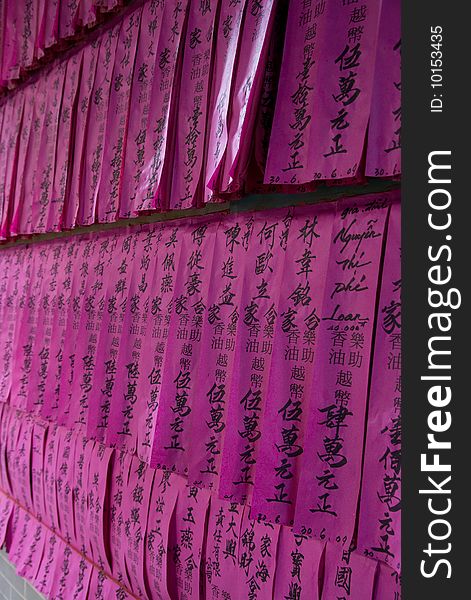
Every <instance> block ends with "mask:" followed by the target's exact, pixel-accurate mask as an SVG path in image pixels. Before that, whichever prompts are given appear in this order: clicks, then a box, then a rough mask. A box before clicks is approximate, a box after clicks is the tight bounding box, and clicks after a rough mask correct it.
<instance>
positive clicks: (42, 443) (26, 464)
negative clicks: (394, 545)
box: [0, 405, 400, 600]
mask: <svg viewBox="0 0 471 600" xmlns="http://www.w3.org/2000/svg"><path fill="white" fill-rule="evenodd" d="M0 419H1V420H0V430H1V436H0V453H1V468H0V544H1V545H3V544H4V543H6V546H7V551H8V555H9V558H10V560H11V561H12V562H13V564H14V565H15V566H16V568H17V571H18V574H19V575H21V576H22V577H25V578H27V579H28V580H29V581H31V582H32V583H33V584H34V586H35V587H36V588H37V589H38V590H39V591H40V592H41V593H43V594H44V595H45V596H46V597H47V598H51V599H54V600H70V599H71V598H74V599H76V600H79V599H86V598H87V599H88V598H89V599H90V600H91V599H93V600H95V599H102V598H103V599H107V600H108V599H110V600H111V599H116V600H124V599H125V598H135V599H141V600H145V599H149V600H150V599H159V598H160V599H166V600H203V599H207V600H220V599H225V600H246V599H251V600H255V599H257V600H272V599H275V600H281V599H282V598H288V599H290V600H307V599H309V600H318V599H319V600H320V599H322V600H337V598H339V597H345V598H349V599H351V600H368V599H371V600H398V598H400V580H399V576H398V575H397V573H396V572H394V571H393V570H392V569H391V568H390V567H388V566H386V565H385V564H384V563H379V562H377V561H376V560H374V559H372V558H369V557H367V556H365V555H364V554H363V553H361V552H359V551H353V550H352V549H351V548H349V547H348V545H346V544H345V543H343V542H342V541H340V542H338V543H327V542H325V541H322V540H315V539H312V538H311V537H310V535H309V534H310V532H309V531H308V530H306V531H301V532H299V533H294V532H293V530H292V529H291V528H288V527H284V526H280V525H278V524H271V523H268V522H265V521H263V520H255V519H252V518H251V516H250V513H249V511H250V509H249V507H248V506H242V505H240V504H237V503H236V502H234V501H232V500H226V499H218V498H217V497H216V496H214V495H213V494H211V493H210V492H208V491H207V490H203V489H199V488H198V487H196V486H188V485H187V482H186V481H185V480H184V478H182V477H180V476H179V475H176V474H173V473H171V472H170V471H161V470H154V469H152V468H150V467H148V465H146V464H145V463H144V462H142V461H141V460H139V459H138V458H137V457H135V456H132V455H130V454H128V453H126V452H118V451H115V450H112V449H110V448H108V447H106V446H104V445H102V444H100V443H98V442H94V441H93V440H90V439H87V438H85V437H83V436H82V435H81V434H78V433H76V432H74V431H72V430H69V429H66V428H64V427H60V426H52V425H49V426H48V425H46V423H45V422H43V421H40V420H37V419H34V418H31V417H30V416H29V415H27V414H25V413H22V412H20V411H16V410H14V409H11V408H10V407H8V406H7V405H5V406H3V407H2V409H1V410H0Z"/></svg>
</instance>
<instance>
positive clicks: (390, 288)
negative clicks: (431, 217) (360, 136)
mask: <svg viewBox="0 0 471 600" xmlns="http://www.w3.org/2000/svg"><path fill="white" fill-rule="evenodd" d="M400 210H401V208H400V205H399V203H395V204H393V205H392V207H391V213H390V216H389V223H388V232H387V241H386V250H385V256H384V266H383V275H382V282H381V291H380V297H379V306H378V319H377V326H376V336H375V345H374V347H375V353H374V359H373V366H372V372H371V388H370V399H369V407H368V423H367V434H366V446H365V460H364V465H363V481H362V490H361V497H360V514H359V523H358V541H357V546H358V551H359V552H364V553H365V555H366V556H368V557H371V558H375V559H377V560H381V561H384V562H386V563H387V564H388V565H389V566H391V567H392V568H393V569H395V570H396V571H399V572H400V571H401V545H400V530H401V432H402V428H401V370H400V369H401V215H400Z"/></svg>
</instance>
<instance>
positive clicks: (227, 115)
mask: <svg viewBox="0 0 471 600" xmlns="http://www.w3.org/2000/svg"><path fill="white" fill-rule="evenodd" d="M19 4H20V5H21V3H19ZM308 4H309V7H311V4H315V6H312V7H311V8H304V7H305V6H306V7H307V5H306V2H305V1H304V0H293V1H292V2H290V4H289V7H287V3H286V0H256V1H255V0H243V1H240V2H232V1H231V0H206V1H203V2H202V1H201V0H179V2H177V3H173V2H167V3H164V2H155V0H154V1H152V0H148V1H147V2H145V3H143V4H142V3H139V4H138V5H136V7H132V8H133V10H128V11H127V12H126V13H125V14H124V16H123V17H122V18H117V19H115V21H113V22H111V23H110V24H108V26H107V29H105V30H103V31H101V32H100V33H99V34H95V35H94V37H93V39H92V40H90V41H89V43H87V44H86V45H84V46H81V47H80V48H78V49H77V51H75V52H74V53H72V54H71V55H69V56H68V57H67V58H66V59H63V60H58V61H56V62H55V63H53V64H51V65H49V66H47V67H45V68H44V69H43V70H42V71H41V73H39V74H38V75H37V76H36V77H35V78H34V79H33V80H31V81H30V82H29V84H27V85H24V86H22V87H20V88H18V89H17V90H16V91H15V93H12V94H11V95H9V96H7V97H6V98H5V99H3V101H1V102H0V128H1V139H2V144H1V145H0V223H1V225H0V236H1V237H2V238H4V239H5V238H9V237H11V236H15V235H19V234H32V233H41V232H46V231H58V230H61V229H70V228H73V227H75V226H78V225H90V224H92V223H95V222H100V223H104V222H109V221H115V220H116V219H119V218H127V217H134V216H137V215H139V214H142V213H143V212H148V211H155V210H175V209H185V208H190V207H197V206H202V205H203V204H204V203H206V202H215V201H220V200H221V199H232V198H239V197H241V196H243V195H244V194H247V193H250V192H266V191H267V190H269V191H275V192H287V191H289V192H302V191H309V190H314V189H315V188H316V186H318V185H319V182H320V181H325V180H327V181H328V182H329V184H332V183H336V182H338V181H341V182H345V181H348V182H359V181H363V180H364V178H365V174H366V175H367V176H376V177H386V176H388V177H395V176H397V175H398V174H399V173H400V54H399V50H400V44H399V17H400V14H399V2H398V0H388V1H387V2H383V3H382V2H381V1H380V0H365V2H364V3H363V4H362V5H361V7H360V8H361V10H360V8H359V7H351V6H350V3H341V2H333V1H329V2H324V1H320V2H317V3H311V2H309V3H308ZM358 11H359V12H358ZM357 12H358V14H357ZM340 25H341V26H340ZM343 27H345V29H343Z"/></svg>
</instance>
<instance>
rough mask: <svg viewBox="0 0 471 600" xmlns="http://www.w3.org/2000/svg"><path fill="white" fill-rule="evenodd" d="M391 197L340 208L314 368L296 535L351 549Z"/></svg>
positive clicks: (351, 202)
mask: <svg viewBox="0 0 471 600" xmlns="http://www.w3.org/2000/svg"><path fill="white" fill-rule="evenodd" d="M390 200H391V197H390V196H388V195H387V194H385V195H377V196H375V195H371V196H365V197H364V198H356V199H355V200H345V201H341V202H339V203H338V205H337V214H336V216H335V220H334V225H333V230H332V241H331V251H330V257H329V264H328V269H327V278H326V282H325V292H324V301H323V310H322V313H321V321H320V325H319V328H318V337H317V344H318V345H317V352H316V356H315V358H314V366H313V385H312V388H311V389H312V393H311V398H310V409H309V416H308V419H307V426H306V427H307V431H309V436H307V438H306V442H305V444H304V453H303V460H302V465H301V473H300V481H299V487H298V495H297V498H298V500H297V504H296V511H295V522H294V525H295V526H294V531H295V532H299V531H301V528H302V527H305V528H306V529H309V528H311V529H312V534H313V536H314V537H316V538H321V539H326V540H330V541H334V540H338V542H339V543H340V544H342V545H343V547H344V548H348V547H349V545H350V542H351V541H352V537H353V532H354V529H355V520H356V511H357V503H358V495H359V487H360V475H361V473H360V471H361V463H362V454H363V436H364V430H365V419H366V405H367V390H368V375H369V364H370V351H371V341H372V333H373V323H374V317H375V301H376V294H377V287H378V274H379V267H380V259H381V252H382V246H383V236H384V229H385V222H386V217H387V214H388V210H389V204H390Z"/></svg>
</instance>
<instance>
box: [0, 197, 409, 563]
mask: <svg viewBox="0 0 471 600" xmlns="http://www.w3.org/2000/svg"><path fill="white" fill-rule="evenodd" d="M0 272H1V273H2V279H0V319H1V322H2V323H3V327H2V330H1V331H0V355H1V356H2V362H1V363H0V400H1V401H3V402H9V404H10V405H11V406H13V407H15V408H19V409H21V410H24V411H28V412H30V413H34V414H37V415H40V416H41V417H43V418H45V419H47V420H49V421H51V422H55V423H58V424H60V425H63V426H67V427H69V428H71V429H75V430H76V431H80V432H81V433H83V434H84V435H88V436H89V437H91V438H93V439H96V440H97V441H100V442H103V443H105V444H106V445H108V446H113V447H115V448H117V449H121V450H125V451H128V452H129V453H131V454H136V455H137V456H138V457H139V458H140V459H141V460H142V461H144V462H146V463H147V464H150V465H151V466H153V467H156V468H163V469H169V470H171V471H172V472H176V473H178V474H180V475H182V476H185V477H186V478H187V479H188V480H189V482H190V484H192V485H196V486H198V487H201V488H205V489H208V490H211V491H213V492H215V493H217V494H218V496H219V497H220V498H224V497H230V498H232V499H233V500H234V501H237V502H239V503H240V504H249V505H251V506H252V511H253V513H254V516H258V517H260V518H262V517H263V518H264V519H266V520H268V521H270V522H272V523H280V524H283V525H294V528H295V530H296V531H297V532H299V531H301V530H302V529H303V528H307V529H309V530H310V531H311V533H312V535H313V536H314V537H317V538H318V539H325V540H328V541H335V540H336V539H337V538H338V539H344V541H345V542H346V543H348V544H349V543H350V542H351V541H352V540H353V537H354V533H355V531H356V529H357V525H358V521H359V522H360V523H361V524H362V527H361V529H360V531H361V538H360V539H359V545H360V546H361V548H362V550H368V552H369V553H371V555H372V556H374V557H375V558H378V559H380V560H383V561H384V562H387V563H388V564H390V565H393V566H394V568H395V569H396V570H399V569H400V541H399V529H400V506H401V503H400V494H401V467H400V465H401V463H400V451H401V420H400V408H401V402H400V398H401V379H400V366H401V347H400V346H401V305H400V278H401V273H400V206H399V203H398V195H397V193H395V192H389V193H385V194H375V195H368V196H364V197H355V198H349V199H344V200H341V201H338V202H335V203H330V204H327V205H314V206H307V207H296V208H290V209H280V210H271V211H263V212H258V213H239V214H233V215H229V216H220V215H218V216H212V217H210V218H208V217H204V218H195V219H194V220H192V221H178V222H173V223H171V222H167V223H159V224H152V225H146V226H142V227H140V228H136V227H134V228H128V229H115V230H110V231H108V232H102V233H92V234H89V235H85V236H76V237H68V238H67V239H58V240H55V241H53V242H44V243H39V244H33V245H31V246H16V247H11V248H8V249H5V250H3V251H2V252H0ZM306 432H309V435H307V434H306ZM365 432H367V434H366V435H365ZM360 492H361V493H360ZM360 498H361V500H360Z"/></svg>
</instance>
